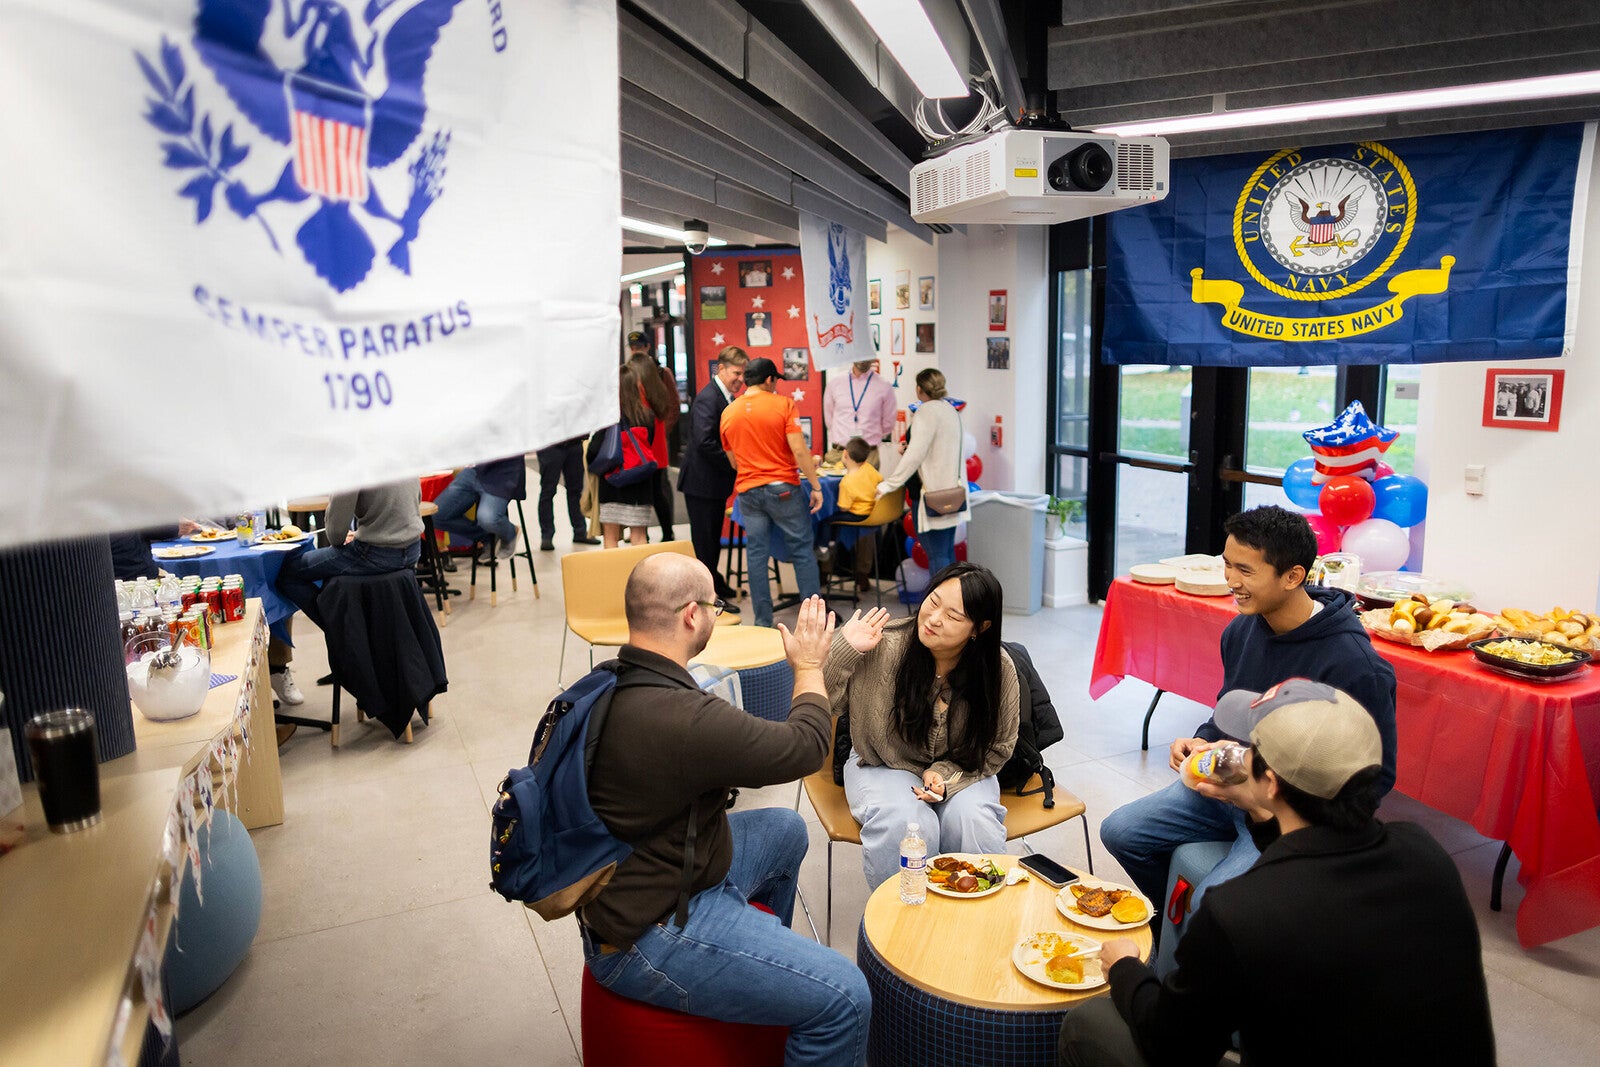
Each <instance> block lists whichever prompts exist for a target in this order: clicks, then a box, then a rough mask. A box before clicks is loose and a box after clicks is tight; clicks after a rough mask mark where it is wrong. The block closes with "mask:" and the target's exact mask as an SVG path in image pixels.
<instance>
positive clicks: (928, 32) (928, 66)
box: [850, 0, 967, 99]
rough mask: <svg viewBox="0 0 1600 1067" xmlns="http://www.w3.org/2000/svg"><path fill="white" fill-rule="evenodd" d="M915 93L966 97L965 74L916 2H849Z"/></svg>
mask: <svg viewBox="0 0 1600 1067" xmlns="http://www.w3.org/2000/svg"><path fill="white" fill-rule="evenodd" d="M850 2H851V3H853V4H854V5H855V7H856V10H857V11H859V12H861V17H862V18H864V19H866V20H867V25H868V26H871V27H872V32H873V33H875V34H877V35H878V40H880V41H882V42H883V47H885V48H887V49H888V50H889V54H890V55H892V56H894V59H895V62H896V63H899V64H900V69H901V70H903V71H905V72H906V77H908V78H910V79H911V82H912V84H913V85H915V86H916V87H917V91H918V92H920V93H921V94H922V95H923V96H926V97H930V98H932V99H942V98H945V97H952V96H966V95H967V78H966V75H965V74H963V73H962V72H961V71H959V70H957V69H956V64H955V61H954V60H952V59H951V58H950V53H949V52H948V51H947V50H946V49H945V46H944V42H943V41H941V40H939V34H938V31H936V30H935V29H934V28H933V21H932V20H931V19H929V18H928V13H927V11H925V10H924V9H923V7H922V4H921V3H919V2H918V0H850Z"/></svg>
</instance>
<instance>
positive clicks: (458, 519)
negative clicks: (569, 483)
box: [433, 467, 581, 542]
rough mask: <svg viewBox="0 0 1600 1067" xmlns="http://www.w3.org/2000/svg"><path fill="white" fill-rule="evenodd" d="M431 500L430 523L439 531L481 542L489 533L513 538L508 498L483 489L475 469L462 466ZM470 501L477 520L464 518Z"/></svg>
mask: <svg viewBox="0 0 1600 1067" xmlns="http://www.w3.org/2000/svg"><path fill="white" fill-rule="evenodd" d="M580 491H581V490H580ZM434 503H435V504H437V505H438V506H439V514H437V515H435V516H434V517H433V524H434V525H435V526H437V527H438V528H439V529H441V530H445V531H447V532H449V533H453V534H459V535H460V536H462V537H465V538H466V539H467V540H469V541H481V540H483V539H484V538H485V537H487V536H489V535H490V534H493V535H494V536H495V537H498V538H499V539H500V540H502V541H506V542H510V541H515V540H516V539H517V524H516V523H514V522H512V521H511V519H510V518H508V517H507V515H506V509H507V508H509V507H510V506H511V501H509V500H507V499H506V498H505V497H503V496H495V495H494V494H493V493H486V492H484V489H483V484H482V483H481V482H479V481H478V472H477V471H475V470H473V469H472V468H471V467H465V468H463V469H462V471H461V473H460V474H458V475H456V476H455V479H454V480H453V481H451V483H450V484H449V485H447V486H445V490H444V492H442V493H440V494H439V499H437V500H435V501H434ZM474 504H476V505H478V518H477V521H473V520H472V519H469V518H467V517H466V514H467V509H468V508H470V507H472V505H474Z"/></svg>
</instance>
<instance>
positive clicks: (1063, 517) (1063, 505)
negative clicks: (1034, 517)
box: [1044, 496, 1083, 541]
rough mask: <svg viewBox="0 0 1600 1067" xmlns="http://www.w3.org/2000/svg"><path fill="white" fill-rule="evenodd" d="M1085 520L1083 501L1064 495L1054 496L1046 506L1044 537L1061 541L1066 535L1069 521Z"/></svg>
mask: <svg viewBox="0 0 1600 1067" xmlns="http://www.w3.org/2000/svg"><path fill="white" fill-rule="evenodd" d="M1082 521H1083V501H1081V500H1071V499H1068V498H1067V497H1064V496H1053V497H1051V498H1050V503H1049V504H1047V505H1046V506H1045V520H1044V537H1045V540H1046V541H1059V540H1060V539H1061V538H1062V537H1065V536H1066V527H1067V525H1068V524H1069V523H1077V522H1082Z"/></svg>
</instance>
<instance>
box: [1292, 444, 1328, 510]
mask: <svg viewBox="0 0 1600 1067" xmlns="http://www.w3.org/2000/svg"><path fill="white" fill-rule="evenodd" d="M1316 472H1317V461H1316V460H1314V459H1312V458H1311V457H1310V456H1307V457H1305V458H1304V459H1297V460H1295V461H1294V462H1293V463H1291V464H1289V469H1288V470H1286V471H1284V472H1283V495H1284V496H1286V497H1288V498H1289V500H1290V501H1291V502H1292V503H1293V504H1294V506H1295V507H1297V508H1305V509H1306V510H1307V511H1316V510H1317V508H1319V507H1321V505H1322V499H1321V498H1322V486H1320V485H1318V484H1316V483H1315V482H1313V481H1312V480H1311V476H1312V475H1313V474H1315V473H1316Z"/></svg>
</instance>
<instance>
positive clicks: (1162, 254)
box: [1104, 123, 1595, 367]
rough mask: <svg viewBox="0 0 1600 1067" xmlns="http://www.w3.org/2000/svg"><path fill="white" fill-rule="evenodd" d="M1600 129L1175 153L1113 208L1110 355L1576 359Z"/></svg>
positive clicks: (1264, 361) (1275, 359)
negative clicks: (1572, 355) (1160, 185)
mask: <svg viewBox="0 0 1600 1067" xmlns="http://www.w3.org/2000/svg"><path fill="white" fill-rule="evenodd" d="M1594 129H1595V128H1594V124H1593V123H1589V124H1586V125H1577V124H1573V125H1564V126H1545V127H1537V128H1531V129H1522V130H1496V131H1492V132H1487V133H1473V134H1459V135H1452V136H1445V137H1422V138H1414V139H1411V140H1403V141H1383V142H1378V141H1363V142H1360V143H1354V144H1335V145H1319V146H1316V147H1299V148H1285V149H1283V150H1281V151H1278V152H1267V153H1248V154H1241V155H1234V156H1221V157H1215V158H1209V159H1182V160H1174V161H1173V163H1172V193H1171V195H1169V196H1168V197H1167V198H1166V199H1165V200H1161V201H1159V202H1157V203H1155V204H1151V205H1149V206H1147V207H1140V208H1132V209H1129V210H1127V211H1123V212H1119V213H1118V214H1117V215H1115V216H1114V217H1112V218H1111V220H1110V246H1109V250H1108V251H1109V254H1108V259H1107V264H1108V273H1107V284H1106V317H1105V345H1104V353H1105V359H1106V361H1107V362H1109V363H1156V364H1170V365H1181V364H1190V365H1206V366H1234V367H1238V366H1302V365H1308V364H1327V363H1440V362H1452V361H1461V360H1508V359H1549V358H1552V357H1555V356H1560V355H1563V354H1564V353H1565V352H1567V351H1568V350H1569V349H1570V347H1571V342H1572V327H1573V317H1574V312H1575V310H1576V300H1575V293H1576V286H1577V281H1578V267H1579V262H1578V260H1579V252H1580V242H1581V234H1582V227H1583V213H1584V204H1585V199H1586V192H1587V189H1588V183H1589V166H1590V160H1591V157H1592V155H1593V148H1594Z"/></svg>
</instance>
